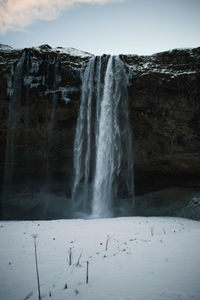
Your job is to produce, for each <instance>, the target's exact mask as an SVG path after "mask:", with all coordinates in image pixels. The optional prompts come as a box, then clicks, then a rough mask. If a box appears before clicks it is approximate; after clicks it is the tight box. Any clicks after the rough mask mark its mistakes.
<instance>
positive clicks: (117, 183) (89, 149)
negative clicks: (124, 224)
mask: <svg viewBox="0 0 200 300" xmlns="http://www.w3.org/2000/svg"><path fill="white" fill-rule="evenodd" d="M128 80H129V72H128V70H127V67H126V66H125V64H124V63H123V62H122V60H121V59H120V58H119V57H118V56H107V55H103V56H101V57H93V58H91V59H90V61H89V63H88V65H87V68H86V70H85V72H84V74H83V83H82V94H81V104H80V111H79V116H78V121H77V128H76V136H75V144H74V183H73V189H72V209H73V212H74V213H75V212H82V213H90V214H92V216H93V217H97V218H98V217H109V216H113V215H116V214H119V209H120V207H122V208H123V207H126V206H127V207H128V204H130V205H129V208H130V207H131V208H132V207H133V204H134V201H133V198H134V185H133V158H132V157H133V153H132V135H131V129H130V124H129V112H128V111H129V110H128V92H127V85H128Z"/></svg>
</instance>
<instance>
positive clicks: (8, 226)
mask: <svg viewBox="0 0 200 300" xmlns="http://www.w3.org/2000/svg"><path fill="white" fill-rule="evenodd" d="M34 233H36V234H38V235H39V236H38V237H37V252H38V264H39V275H40V286H41V295H42V299H52V300H53V299H54V300H64V299H65V300H67V299H69V300H74V299H77V300H162V299H163V300H167V299H169V300H176V299H177V300H183V299H184V300H190V299H195V300H199V299H200V222H197V221H192V220H187V219H181V218H167V217H165V218H164V217H163V218H160V217H154V218H153V217H149V218H146V217H130V218H115V219H98V220H57V221H34V222H32V221H19V222H0V299H1V300H25V299H26V300H27V299H31V300H35V299H38V292H37V281H36V270H35V257H34V244H33V237H32V234H34ZM106 242H107V248H108V249H107V251H106ZM70 248H71V253H72V265H71V266H69V252H70ZM87 261H89V283H88V284H86V283H85V280H86V262H87Z"/></svg>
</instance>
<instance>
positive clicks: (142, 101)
mask: <svg viewBox="0 0 200 300" xmlns="http://www.w3.org/2000/svg"><path fill="white" fill-rule="evenodd" d="M91 56H92V55H91V54H89V53H85V52H81V51H78V50H76V49H63V48H60V47H58V48H54V49H52V48H51V47H50V46H48V45H42V46H40V47H38V48H29V49H28V48H27V49H22V50H15V49H11V48H10V47H8V46H7V47H5V46H4V47H3V46H0V70H1V72H0V194H1V212H2V217H4V218H8V217H9V218H39V217H41V218H44V217H46V218H51V217H52V218H55V217H67V216H68V212H67V205H68V203H69V201H70V197H71V182H72V176H73V144H74V136H75V128H76V120H77V116H78V111H79V105H80V92H81V73H82V71H83V70H84V68H85V66H86V64H87V62H88V60H89V59H90V57H91ZM120 57H121V59H122V60H123V61H124V62H125V63H127V64H128V65H129V67H130V68H131V69H132V71H133V76H132V78H131V79H130V86H129V101H130V121H131V127H132V131H133V137H134V138H133V144H134V155H133V156H134V170H135V171H134V176H135V191H136V194H138V195H141V194H145V193H148V192H153V191H156V190H159V189H162V188H166V187H177V186H179V187H180V186H184V187H186V186H188V187H194V188H198V189H199V190H200V117H199V116H200V48H194V49H184V50H173V51H166V52H162V53H158V54H155V55H152V56H137V55H121V56H120ZM13 115H14V116H13ZM44 189H46V193H45V196H44V195H43V191H44ZM3 194H4V196H5V195H6V196H5V197H3ZM52 194H56V195H57V200H56V201H57V204H56V205H55V203H54V202H55V199H54V197H52ZM3 198H4V199H6V198H7V200H6V201H7V203H5V202H4V201H3ZM66 199H68V200H67V201H66ZM55 207H60V208H59V209H57V208H56V209H55Z"/></svg>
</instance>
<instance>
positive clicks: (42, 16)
mask: <svg viewBox="0 0 200 300" xmlns="http://www.w3.org/2000/svg"><path fill="white" fill-rule="evenodd" d="M122 1H124V0H0V33H6V32H7V31H9V30H23V29H24V28H25V27H26V26H28V25H30V24H32V23H33V22H34V21H36V20H53V19H55V18H57V17H58V15H59V13H60V12H61V11H62V10H66V9H70V8H73V6H74V5H75V4H83V3H85V4H106V3H109V2H122Z"/></svg>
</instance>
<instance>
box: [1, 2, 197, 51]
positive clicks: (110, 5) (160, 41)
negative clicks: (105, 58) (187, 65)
mask: <svg viewBox="0 0 200 300" xmlns="http://www.w3.org/2000/svg"><path fill="white" fill-rule="evenodd" d="M199 16H200V0H0V43H1V44H7V45H10V46H12V47H14V48H24V47H33V46H39V45H41V44H49V45H50V46H52V47H57V46H62V47H74V48H77V49H80V50H83V51H87V52H90V53H93V54H95V55H101V54H104V53H106V54H121V53H123V54H139V55H148V54H153V53H157V52H161V51H165V50H169V49H174V48H188V47H189V48H190V47H199V46H200V17H199Z"/></svg>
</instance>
